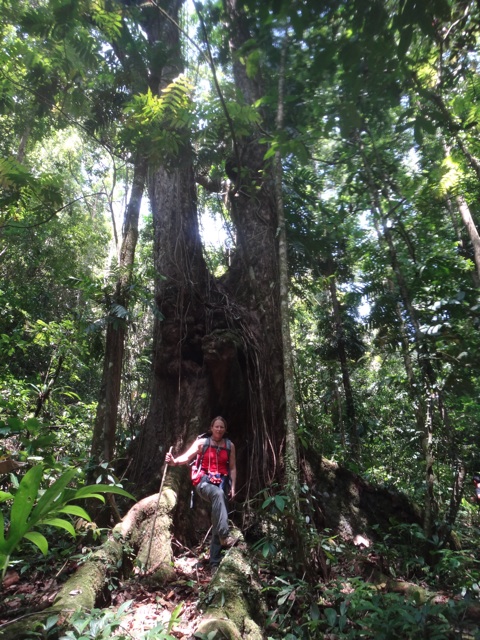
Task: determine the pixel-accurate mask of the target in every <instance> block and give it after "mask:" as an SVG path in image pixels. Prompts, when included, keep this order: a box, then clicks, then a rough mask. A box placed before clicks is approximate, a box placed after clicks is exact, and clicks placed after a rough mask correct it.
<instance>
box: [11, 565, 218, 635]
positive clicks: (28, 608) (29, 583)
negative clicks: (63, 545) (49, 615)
mask: <svg viewBox="0 0 480 640" xmlns="http://www.w3.org/2000/svg"><path fill="white" fill-rule="evenodd" d="M76 567H77V564H76V561H75V560H72V561H69V562H67V563H65V565H64V566H63V567H62V568H61V569H60V570H59V569H58V567H56V566H55V565H54V564H53V563H52V564H51V565H50V571H48V569H47V568H46V567H45V566H42V568H41V570H36V569H34V568H33V567H32V569H31V570H30V571H26V572H25V573H23V574H20V573H19V572H18V571H16V570H11V571H8V572H7V575H6V577H5V580H4V582H3V585H2V589H1V590H0V632H1V629H2V626H3V625H6V624H8V623H11V622H13V621H14V620H19V619H20V618H25V617H27V616H29V615H30V614H32V613H35V612H37V611H41V610H43V609H46V608H47V607H48V606H50V605H51V604H52V603H53V601H54V599H55V597H56V595H57V593H58V591H59V589H60V587H61V586H62V584H63V583H64V581H65V579H66V578H67V577H68V575H69V574H71V573H72V572H73V571H75V569H76ZM175 569H176V574H177V578H176V580H174V581H173V582H169V583H168V584H167V585H164V586H162V587H153V586H152V585H151V584H149V583H148V580H146V579H145V578H143V577H142V576H141V575H140V574H137V575H132V576H131V577H130V578H128V579H126V580H119V581H118V582H112V583H110V584H109V585H108V589H107V594H108V600H106V601H105V602H104V603H103V604H101V605H99V607H102V606H103V607H105V608H106V607H108V610H109V611H110V612H111V613H114V612H115V611H116V610H118V609H119V608H120V607H121V606H122V605H124V607H123V608H122V615H121V625H120V626H119V628H118V631H117V633H116V634H115V635H122V634H124V635H127V636H128V637H133V638H140V637H143V636H144V635H145V634H146V632H148V631H149V630H150V629H153V628H155V627H157V625H163V627H164V628H167V626H168V624H169V622H170V620H171V618H172V615H173V617H174V618H176V619H178V623H177V624H175V625H174V626H173V628H172V630H171V631H170V633H171V635H173V636H174V637H176V638H179V639H182V638H191V637H192V636H193V633H194V631H195V629H196V627H197V624H198V621H199V620H200V618H201V612H200V611H199V609H198V607H197V605H198V601H199V599H200V598H201V595H202V592H203V591H204V589H205V588H206V587H207V586H208V584H209V582H210V580H211V578H212V570H211V569H210V567H209V565H208V564H204V563H202V561H199V560H198V558H196V557H193V556H192V555H191V554H190V555H189V554H185V555H183V556H181V557H178V558H175ZM175 610H177V611H175ZM174 612H175V613H174Z"/></svg>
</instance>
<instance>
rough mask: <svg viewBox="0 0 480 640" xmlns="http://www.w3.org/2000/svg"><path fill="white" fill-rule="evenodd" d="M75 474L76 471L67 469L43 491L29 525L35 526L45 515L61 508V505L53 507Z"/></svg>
mask: <svg viewBox="0 0 480 640" xmlns="http://www.w3.org/2000/svg"><path fill="white" fill-rule="evenodd" d="M76 474H77V470H76V469H68V470H67V471H65V473H63V474H62V475H61V476H60V478H58V479H57V480H56V481H55V482H54V483H53V484H52V486H51V487H49V488H48V489H47V490H46V491H45V493H44V494H43V496H42V497H41V498H40V500H39V501H38V504H37V506H36V507H35V509H34V511H33V513H32V516H31V520H30V522H31V524H35V522H38V521H39V520H40V519H41V518H43V516H45V515H46V514H47V513H49V512H52V511H56V510H57V509H58V507H60V506H63V504H62V503H59V504H57V505H54V503H55V502H56V501H57V500H59V498H60V496H61V495H62V493H63V491H64V489H65V487H66V486H67V485H68V484H69V483H70V482H71V480H72V479H73V478H74V476H75V475H76Z"/></svg>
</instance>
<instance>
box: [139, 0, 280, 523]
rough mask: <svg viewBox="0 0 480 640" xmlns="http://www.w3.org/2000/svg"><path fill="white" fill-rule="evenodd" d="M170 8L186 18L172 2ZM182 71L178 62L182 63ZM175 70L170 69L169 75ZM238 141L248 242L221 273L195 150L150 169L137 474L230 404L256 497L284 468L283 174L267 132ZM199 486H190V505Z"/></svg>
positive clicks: (241, 234)
mask: <svg viewBox="0 0 480 640" xmlns="http://www.w3.org/2000/svg"><path fill="white" fill-rule="evenodd" d="M226 10H227V15H228V20H229V22H230V29H231V32H232V34H233V35H232V41H231V49H232V55H233V59H234V73H235V81H236V86H237V87H238V88H239V96H238V99H239V100H241V101H245V102H247V103H249V104H250V103H251V102H253V101H255V100H256V99H257V98H258V97H259V95H260V93H259V89H258V86H259V85H258V83H257V82H256V81H255V80H252V79H250V78H248V77H247V74H246V72H245V67H244V65H243V63H242V62H241V60H240V58H239V57H238V55H237V50H238V48H239V47H240V46H241V44H242V42H243V38H244V37H246V32H245V30H244V27H243V22H242V19H241V15H240V14H239V13H238V12H237V9H236V7H235V3H227V7H226ZM170 15H172V17H173V18H174V19H175V14H172V11H171V10H170ZM158 19H159V20H160V18H158ZM167 32H168V35H166V34H167ZM149 33H150V37H154V34H153V33H152V32H151V31H150V32H149ZM162 33H163V38H164V43H165V42H166V40H168V42H169V46H170V50H171V51H172V52H174V51H177V50H178V32H177V31H176V30H175V29H172V30H171V31H170V27H169V24H165V25H163V27H162ZM171 59H174V56H173V55H172V56H171ZM178 59H179V58H178V57H177V60H178ZM179 71H180V69H179V68H178V66H177V67H176V68H175V75H176V74H178V73H179ZM172 73H173V68H172ZM170 79H171V76H170V75H169V73H167V70H165V71H164V75H163V77H162V83H161V84H162V85H163V84H164V83H167V82H169V81H170ZM236 144H237V151H238V158H239V159H240V162H241V167H236V168H237V172H238V176H239V179H238V180H237V183H236V184H235V185H234V186H233V187H232V189H231V192H230V198H229V201H230V210H231V218H232V221H233V223H234V225H235V227H236V231H237V239H238V244H237V246H236V247H235V250H234V252H233V255H232V259H231V265H230V268H229V270H228V272H227V273H226V274H225V275H224V276H223V278H221V279H220V280H215V279H214V278H213V277H212V276H211V275H210V274H209V273H208V271H207V268H206V265H205V262H204V259H203V254H202V245H201V241H200V237H199V231H198V221H197V210H196V192H195V183H194V174H193V170H192V156H191V154H190V153H189V151H188V150H185V151H184V153H183V157H182V159H181V161H180V162H179V163H176V164H175V166H161V167H158V168H157V169H156V170H155V171H154V172H152V173H151V175H150V177H149V194H150V199H151V204H152V211H153V217H154V228H155V249H154V256H155V268H156V271H157V273H158V279H157V282H156V302H157V306H158V309H159V312H160V313H161V315H162V319H157V321H156V324H155V330H154V331H155V333H154V338H155V351H154V364H153V366H154V381H153V388H152V402H151V407H150V412H149V417H148V420H147V424H146V426H145V429H144V431H143V432H142V434H141V435H140V437H139V439H138V442H137V449H136V452H135V469H134V477H135V479H136V480H137V481H138V482H139V484H141V486H142V487H143V488H144V489H145V490H147V491H148V490H149V489H152V488H153V486H152V482H155V483H156V482H157V481H158V479H159V478H158V471H159V469H160V467H161V463H162V460H163V457H164V455H165V451H166V449H167V448H168V447H169V446H170V445H173V446H174V450H175V451H176V452H178V450H179V449H180V448H182V447H183V446H185V444H186V443H187V441H188V440H190V439H192V438H193V437H194V436H196V435H197V434H198V433H201V432H203V431H205V430H206V428H207V427H208V425H209V423H210V421H211V419H212V418H213V417H214V416H216V415H218V414H221V415H223V416H224V417H225V418H226V420H227V422H228V427H229V434H230V437H231V438H232V440H233V441H234V442H235V444H236V447H237V468H238V483H237V485H238V490H239V493H240V497H243V498H244V497H248V496H250V497H251V496H252V495H253V494H254V493H255V492H257V491H258V490H259V489H260V488H261V487H263V486H265V483H266V482H269V481H271V480H272V478H274V477H275V476H276V475H277V474H279V473H280V471H281V465H280V464H279V461H280V456H281V453H280V452H281V451H282V447H283V444H284V439H285V427H284V386H283V355H282V341H281V325H280V313H279V285H278V259H277V239H276V233H277V227H278V220H277V214H276V204H275V189H274V181H273V175H272V171H271V168H269V167H266V166H265V163H264V160H263V157H264V154H265V151H266V148H265V146H264V145H262V144H261V143H260V142H259V140H258V138H257V137H256V136H254V135H252V136H251V137H249V138H248V139H241V140H237V141H236ZM185 477H186V476H185ZM185 484H186V483H185ZM188 492H189V488H188V489H187V487H186V486H185V487H184V491H183V493H182V495H181V497H180V501H179V504H180V508H179V513H180V512H181V511H182V509H183V508H184V507H185V505H186V500H187V493H188ZM187 520H188V517H187ZM185 528H186V527H185Z"/></svg>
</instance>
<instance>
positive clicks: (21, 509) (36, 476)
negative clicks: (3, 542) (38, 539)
mask: <svg viewBox="0 0 480 640" xmlns="http://www.w3.org/2000/svg"><path fill="white" fill-rule="evenodd" d="M42 476H43V465H41V464H39V465H37V466H35V467H32V468H31V469H29V470H28V471H27V473H26V474H25V475H24V477H23V478H22V481H21V482H20V486H19V487H18V491H17V493H16V494H15V499H14V501H13V505H12V511H11V515H10V530H9V539H11V540H12V541H13V539H16V540H17V542H18V541H19V540H21V539H22V537H23V534H24V533H25V531H27V530H28V525H27V519H28V516H29V515H30V512H31V511H32V508H33V505H34V502H35V498H36V497H37V496H38V489H39V488H40V482H41V480H42ZM15 544H16V543H15Z"/></svg>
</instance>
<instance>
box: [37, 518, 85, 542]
mask: <svg viewBox="0 0 480 640" xmlns="http://www.w3.org/2000/svg"><path fill="white" fill-rule="evenodd" d="M39 524H47V525H50V526H52V527H58V528H59V529H65V531H68V533H69V534H70V535H71V536H72V537H74V538H75V537H76V535H77V534H76V533H75V529H74V528H73V525H72V523H71V522H69V521H68V520H63V518H48V519H46V520H42V521H41V522H40V523H39Z"/></svg>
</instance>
